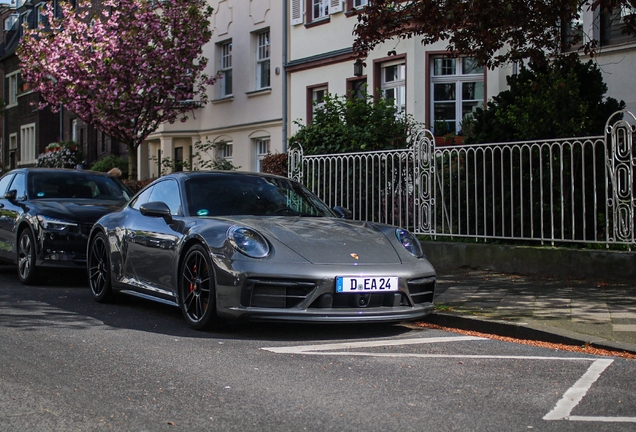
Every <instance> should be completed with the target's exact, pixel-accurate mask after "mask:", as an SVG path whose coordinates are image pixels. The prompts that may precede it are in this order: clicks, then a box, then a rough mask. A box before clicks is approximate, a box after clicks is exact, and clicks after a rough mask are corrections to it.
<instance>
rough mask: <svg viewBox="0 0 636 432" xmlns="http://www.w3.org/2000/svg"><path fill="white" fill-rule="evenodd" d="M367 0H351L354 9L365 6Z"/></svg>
mask: <svg viewBox="0 0 636 432" xmlns="http://www.w3.org/2000/svg"><path fill="white" fill-rule="evenodd" d="M368 3H369V2H368V1H367V0H353V7H354V8H356V9H359V8H362V7H364V6H366V5H367V4H368Z"/></svg>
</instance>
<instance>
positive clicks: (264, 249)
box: [227, 225, 269, 258]
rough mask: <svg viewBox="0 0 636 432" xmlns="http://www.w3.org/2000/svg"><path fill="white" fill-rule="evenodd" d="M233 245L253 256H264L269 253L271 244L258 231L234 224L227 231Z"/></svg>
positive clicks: (243, 252) (245, 253)
mask: <svg viewBox="0 0 636 432" xmlns="http://www.w3.org/2000/svg"><path fill="white" fill-rule="evenodd" d="M227 238H228V240H230V243H232V246H234V248H235V249H236V250H238V251H239V252H241V253H242V254H244V255H247V256H248V257H251V258H264V257H266V256H267V255H269V244H268V243H267V240H265V238H264V237H263V236H262V235H260V234H259V233H258V232H256V231H254V230H253V229H251V228H246V227H242V226H237V225H233V226H231V227H230V229H229V230H228V231H227Z"/></svg>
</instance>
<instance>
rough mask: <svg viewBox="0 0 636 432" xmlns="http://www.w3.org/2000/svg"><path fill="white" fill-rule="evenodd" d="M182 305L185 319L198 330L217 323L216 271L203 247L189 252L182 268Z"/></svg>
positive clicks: (180, 270)
mask: <svg viewBox="0 0 636 432" xmlns="http://www.w3.org/2000/svg"><path fill="white" fill-rule="evenodd" d="M179 303H180V306H181V312H183V317H184V318H185V320H186V321H187V322H188V325H189V326H190V327H192V328H193V329H195V330H202V329H204V328H206V327H208V326H211V325H212V324H213V323H216V321H217V318H216V290H215V283H214V270H213V268H212V261H211V260H210V256H209V254H208V252H207V250H206V249H205V248H204V247H203V246H201V245H195V246H193V247H191V248H190V249H188V252H187V253H186V255H185V258H184V259H183V262H182V264H181V268H180V269H179Z"/></svg>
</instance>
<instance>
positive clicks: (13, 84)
mask: <svg viewBox="0 0 636 432" xmlns="http://www.w3.org/2000/svg"><path fill="white" fill-rule="evenodd" d="M5 78H6V81H7V106H6V108H12V107H15V106H17V105H18V81H19V80H20V71H19V70H18V71H14V72H11V73H8V74H7V75H6V76H5Z"/></svg>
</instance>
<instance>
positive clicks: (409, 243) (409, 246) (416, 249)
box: [395, 228, 424, 258]
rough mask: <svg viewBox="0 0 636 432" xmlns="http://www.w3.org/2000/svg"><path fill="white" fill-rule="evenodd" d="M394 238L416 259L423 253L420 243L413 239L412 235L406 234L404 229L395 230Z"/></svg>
mask: <svg viewBox="0 0 636 432" xmlns="http://www.w3.org/2000/svg"><path fill="white" fill-rule="evenodd" d="M395 236H396V237H397V239H398V240H399V241H400V243H402V246H404V248H405V249H406V250H407V251H409V252H410V253H411V255H414V256H416V257H418V258H420V257H421V256H422V255H424V253H423V252H422V246H420V242H419V241H418V240H417V239H416V238H415V236H414V235H413V234H411V233H410V232H408V231H407V230H405V229H402V228H397V229H396V230H395Z"/></svg>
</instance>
